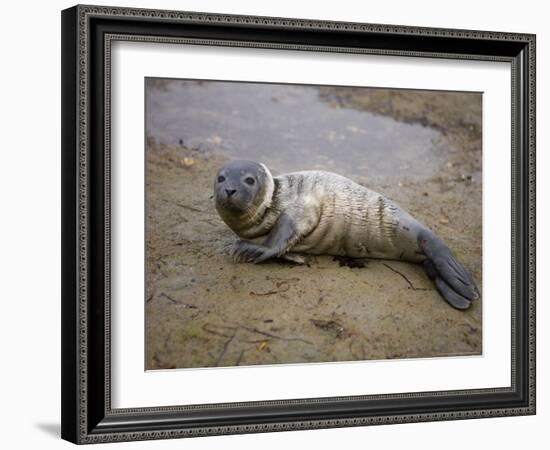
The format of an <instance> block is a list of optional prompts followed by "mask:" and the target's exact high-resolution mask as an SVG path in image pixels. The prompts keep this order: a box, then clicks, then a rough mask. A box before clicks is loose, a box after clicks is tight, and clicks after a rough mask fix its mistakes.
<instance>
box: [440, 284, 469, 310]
mask: <svg viewBox="0 0 550 450" xmlns="http://www.w3.org/2000/svg"><path fill="white" fill-rule="evenodd" d="M435 285H436V286H437V290H438V291H439V293H440V294H441V295H442V296H443V298H444V299H445V300H446V301H447V303H449V304H450V305H451V306H453V307H455V308H456V309H468V308H469V307H470V305H471V304H472V302H470V301H469V300H468V299H465V298H464V297H462V296H461V295H460V294H457V293H456V292H455V291H453V290H452V289H451V287H450V286H449V285H448V284H447V283H445V281H444V280H443V278H441V277H436V278H435Z"/></svg>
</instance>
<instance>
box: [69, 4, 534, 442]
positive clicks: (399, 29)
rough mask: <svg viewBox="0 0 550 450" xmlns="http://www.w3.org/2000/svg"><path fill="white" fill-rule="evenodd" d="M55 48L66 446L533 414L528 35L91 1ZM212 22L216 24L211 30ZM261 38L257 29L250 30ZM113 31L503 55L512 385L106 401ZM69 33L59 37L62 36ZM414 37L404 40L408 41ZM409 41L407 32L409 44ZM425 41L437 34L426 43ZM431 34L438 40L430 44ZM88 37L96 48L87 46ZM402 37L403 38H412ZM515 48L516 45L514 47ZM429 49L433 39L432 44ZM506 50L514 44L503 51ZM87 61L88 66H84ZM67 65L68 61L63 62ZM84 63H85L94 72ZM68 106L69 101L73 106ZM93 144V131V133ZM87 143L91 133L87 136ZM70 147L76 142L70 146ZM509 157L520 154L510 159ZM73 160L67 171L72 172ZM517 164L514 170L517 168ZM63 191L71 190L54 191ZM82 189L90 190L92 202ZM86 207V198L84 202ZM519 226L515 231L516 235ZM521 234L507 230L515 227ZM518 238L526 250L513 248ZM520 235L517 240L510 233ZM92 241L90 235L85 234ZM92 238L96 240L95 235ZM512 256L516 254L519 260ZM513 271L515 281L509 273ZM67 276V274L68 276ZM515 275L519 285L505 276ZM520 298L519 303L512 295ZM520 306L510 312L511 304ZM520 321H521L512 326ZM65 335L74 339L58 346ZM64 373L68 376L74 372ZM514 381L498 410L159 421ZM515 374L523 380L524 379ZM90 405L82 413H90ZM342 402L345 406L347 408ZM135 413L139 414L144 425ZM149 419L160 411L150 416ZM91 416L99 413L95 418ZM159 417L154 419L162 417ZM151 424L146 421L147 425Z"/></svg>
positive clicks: (192, 40)
mask: <svg viewBox="0 0 550 450" xmlns="http://www.w3.org/2000/svg"><path fill="white" fill-rule="evenodd" d="M98 19H107V20H108V21H116V20H118V22H119V23H121V24H122V25H120V26H121V27H122V28H123V27H124V24H125V23H127V21H128V20H135V21H136V22H139V23H141V24H143V25H144V26H146V25H147V24H148V23H153V22H157V23H162V24H166V25H167V26H171V27H174V26H178V25H180V26H185V25H194V26H198V27H199V28H200V27H204V28H205V29H206V28H209V29H212V28H214V29H216V28H218V27H222V28H224V29H227V27H228V26H229V27H230V26H238V27H244V28H245V29H246V30H247V31H249V32H250V33H254V32H255V31H257V30H268V31H269V32H270V33H272V34H271V35H274V34H273V33H279V36H283V35H284V34H286V33H290V32H291V31H294V32H301V31H303V30H305V31H309V30H321V31H327V32H331V33H336V34H338V35H341V36H346V34H347V33H355V35H357V34H359V35H364V36H365V37H367V36H369V35H372V34H375V35H376V36H378V39H380V40H381V41H383V40H384V37H388V38H389V37H393V38H395V37H399V38H402V39H403V40H404V41H406V40H407V39H408V38H419V37H425V38H428V40H429V39H435V40H438V39H446V40H449V42H451V41H453V39H457V40H459V41H460V42H464V40H466V41H471V42H470V44H471V48H472V50H475V49H476V48H477V47H476V45H477V46H478V45H479V43H480V42H483V41H485V42H487V41H490V42H498V43H501V44H502V45H501V46H500V47H499V48H503V49H504V48H505V49H508V48H511V50H510V51H509V53H507V54H502V52H501V53H499V52H497V51H495V53H494V54H484V53H479V52H475V51H472V52H468V51H464V50H461V51H460V52H451V53H446V52H443V51H439V50H437V49H434V50H427V49H422V50H414V49H412V48H409V49H395V48H393V49H392V48H377V47H364V46H355V47H354V46H339V45H329V44H325V43H323V44H322V45H319V43H311V44H307V43H297V42H291V43H284V42H269V41H265V40H261V39H256V40H245V39H231V38H228V39H220V38H211V37H209V38H205V37H173V36H151V35H145V34H139V33H137V34H136V33H133V32H126V33H120V32H118V33H116V32H111V31H109V30H107V31H105V32H104V33H103V31H102V33H103V34H101V33H99V34H98V33H96V34H94V32H93V31H92V29H91V28H92V22H93V21H94V20H96V21H97V20H98ZM63 28H64V36H63V39H64V45H65V47H64V50H63V65H64V67H63V75H64V99H63V109H64V112H63V114H64V117H63V122H64V129H63V133H62V134H63V158H64V164H66V166H64V167H63V176H64V179H63V190H64V194H63V195H64V197H63V204H64V213H63V222H64V224H66V225H65V229H66V230H68V234H64V238H63V239H64V250H63V314H64V317H63V319H64V320H63V323H64V325H63V376H64V378H65V380H67V379H68V378H71V381H72V382H71V383H70V385H68V386H67V387H64V389H63V401H62V403H63V414H62V416H63V423H62V425H63V427H62V428H63V429H62V431H63V437H64V438H66V439H68V440H71V441H73V442H77V443H97V442H111V441H128V440H143V439H163V438H173V437H191V436H206V435H214V434H236V433H250V432H270V431H283V430H297V429H312V428H327V427H346V426H361V425H372V424H388V423H404V422H421V421H439V420H452V419H468V418H482V417H499V416H509V415H526V414H534V413H535V36H534V35H530V34H514V33H500V32H487V31H470V30H449V29H435V28H424V27H404V26H396V25H377V24H362V23H347V22H331V21H310V20H303V19H286V18H271V17H256V16H233V15H220V14H204V13H195V12H177V11H158V10H146V9H129V8H112V7H98V6H76V7H74V8H71V9H69V10H66V11H64V13H63ZM220 29H221V28H220ZM98 36H99V38H100V39H101V40H100V41H98V42H101V46H103V54H102V58H101V63H102V65H103V67H102V68H100V69H104V81H103V96H102V98H103V107H104V110H103V117H104V123H103V125H102V136H103V138H102V145H103V153H104V154H103V158H104V159H103V161H102V164H103V165H102V171H103V178H102V180H99V179H97V178H96V179H94V178H93V173H95V172H94V170H95V169H94V168H93V167H92V166H91V164H90V161H91V158H92V156H91V147H90V142H91V139H93V136H92V132H91V131H90V130H91V128H92V127H95V124H94V123H92V122H93V120H94V117H95V116H92V115H91V114H90V110H91V109H93V106H92V105H91V103H92V100H93V99H95V97H93V98H92V97H91V96H97V95H98V94H99V93H98V92H97V91H96V90H94V86H97V85H94V84H93V83H92V82H91V80H92V78H93V77H95V76H97V70H98V67H96V65H97V59H96V60H94V58H95V57H96V56H95V53H97V52H98V44H97V42H96V43H95V44H94V43H93V39H94V38H95V39H96V40H97V39H98ZM260 37H261V36H260ZM116 40H125V41H143V42H155V43H159V44H162V43H183V44H192V45H216V46H232V47H233V46H241V47H254V48H265V49H289V50H304V51H323V52H349V53H364V54H384V55H398V56H414V57H432V58H434V57H435V58H452V59H481V60H488V61H506V62H510V63H511V64H512V90H513V93H512V116H513V120H512V154H513V155H514V156H513V167H512V172H513V174H514V175H513V176H512V182H513V184H512V196H513V199H516V197H517V199H519V200H517V202H513V208H512V209H513V211H512V229H513V233H512V234H513V239H512V273H513V276H512V280H513V285H512V302H513V308H512V327H513V332H512V335H513V342H512V368H513V370H512V386H511V387H510V388H499V389H482V390H471V391H448V392H431V393H419V394H396V395H375V396H361V397H334V398H328V399H327V398H320V399H308V400H299V399H295V400H285V401H271V402H250V403H238V404H216V405H194V406H181V407H166V408H138V409H124V410H122V409H121V410H113V409H112V408H111V402H110V241H111V239H110V182H111V174H110V94H111V92H110V86H111V85H110V67H111V51H110V50H111V43H112V42H113V41H116ZM69 41H70V42H69ZM411 42H413V41H411ZM414 42H416V41H414ZM433 42H436V41H433ZM438 42H439V41H438ZM94 45H95V47H93V46H94ZM411 45H412V44H411ZM514 45H515V46H514ZM434 47H435V46H434ZM514 48H518V49H520V50H519V51H518V52H516V53H517V54H514V50H513V49H514ZM94 64H95V65H94ZM69 66H70V67H69ZM94 71H95V72H94ZM75 105H76V107H75ZM97 141H99V139H97ZM97 141H96V142H97ZM75 149H76V151H75ZM516 157H517V158H519V159H518V161H519V162H520V163H521V164H520V166H517V165H516ZM75 169H76V170H75ZM522 171H523V172H522ZM98 182H99V183H102V184H103V186H102V189H101V190H100V191H101V192H102V195H103V199H102V202H100V203H101V205H102V209H103V213H104V214H103V216H102V217H97V209H94V208H93V207H92V206H91V205H92V203H93V202H95V201H96V200H97V194H96V193H95V191H92V186H94V188H93V189H96V188H95V186H96V185H97V183H98ZM66 190H71V192H68V191H67V192H65V191H66ZM92 197H93V199H92ZM93 204H95V203H93ZM97 220H101V221H103V236H102V245H103V250H102V253H101V254H102V255H103V258H102V259H103V265H102V266H101V268H100V269H101V270H102V271H103V275H104V283H103V288H104V289H103V292H102V293H101V295H102V296H103V298H104V302H105V303H104V309H103V313H104V314H103V324H102V325H97V322H95V321H94V320H91V319H90V317H91V315H92V311H91V301H92V298H91V293H90V291H91V290H92V289H95V287H94V285H93V284H92V281H93V279H92V278H91V274H90V270H91V267H95V264H96V263H97V258H96V257H91V256H90V255H91V254H92V252H93V251H95V250H94V248H95V247H92V245H93V244H92V241H91V239H90V232H91V230H92V229H94V230H96V229H98V228H97V224H96V221H97ZM522 232H523V233H524V234H522ZM518 235H519V236H520V239H519V240H518V239H517V236H518ZM522 236H525V238H526V241H527V242H526V244H527V245H526V248H525V249H524V248H523V247H522V245H524V243H523V238H522ZM520 241H521V242H520ZM94 242H95V241H94ZM95 244H96V245H97V242H95ZM516 249H518V250H520V253H521V252H524V253H522V254H525V255H526V256H527V258H526V261H523V265H521V269H522V270H523V271H524V272H525V273H518V272H517V270H518V268H517V261H518V257H519V258H521V257H522V254H520V255H517V254H516V253H517V251H516ZM520 262H521V261H520ZM518 277H519V278H518ZM73 278H74V279H73ZM518 279H519V283H518V284H516V281H517V280H518ZM522 289H523V292H528V295H527V297H524V298H517V294H518V293H521V291H522ZM517 301H518V302H522V305H523V306H521V305H519V304H517V303H516V302H517ZM521 307H523V308H524V309H525V311H524V313H523V321H522V322H521V323H519V322H518V320H521V319H522V318H521V317H517V314H516V311H520V310H521ZM518 308H519V309H518ZM519 325H521V326H520V328H521V330H518V329H517V328H516V327H517V326H519ZM96 328H97V332H98V333H99V332H100V331H101V332H102V333H103V338H102V339H99V338H98V336H97V333H96V334H94V337H93V339H91V338H90V336H91V335H92V334H93V333H95V331H94V330H96ZM518 333H523V334H521V336H524V337H525V338H526V342H525V347H526V349H527V352H523V350H522V353H521V355H520V356H519V357H520V358H522V359H521V361H518V359H517V358H518V349H519V347H516V346H517V345H518V342H517V336H520V335H519V334H518ZM98 339H99V340H100V341H101V340H102V342H103V345H104V349H103V354H104V366H103V374H104V378H105V380H104V385H103V399H102V401H103V408H100V407H99V406H97V405H96V406H93V407H92V406H91V401H90V397H89V396H90V394H91V391H92V390H93V392H96V387H95V386H94V387H92V385H91V381H90V377H89V372H90V366H91V365H92V364H94V365H95V364H96V362H97V361H95V360H94V361H92V360H91V358H90V353H89V352H90V348H92V346H94V345H97V343H98V342H99V341H98ZM66 340H73V341H74V342H72V343H71V344H66V343H65V341H66ZM518 363H519V364H520V366H521V369H522V371H521V373H517V371H516V367H517V364H518ZM73 379H74V380H73ZM518 383H519V384H521V385H522V386H523V387H524V388H525V389H524V392H527V398H523V399H522V400H521V401H519V400H518V401H517V402H516V404H515V405H512V404H511V403H510V405H511V406H506V407H488V408H472V409H471V410H460V409H455V410H449V411H439V410H434V411H432V412H429V411H428V412H413V413H402V414H395V413H394V414H382V415H377V414H376V413H373V414H370V415H362V416H355V417H354V416H349V414H348V416H347V417H344V416H342V417H335V418H320V419H314V420H313V419H308V420H298V419H296V420H281V421H272V422H266V423H249V424H220V425H215V426H199V425H193V426H182V425H181V424H180V425H178V426H169V425H167V422H166V418H168V417H169V415H170V414H182V413H185V412H186V411H190V410H194V411H196V410H201V411H203V412H205V414H207V412H208V411H209V410H212V409H220V408H228V407H232V408H235V407H237V408H238V407H252V406H254V407H275V406H277V407H285V406H287V407H289V406H296V405H300V406H304V407H305V405H308V404H309V405H312V404H318V405H319V404H327V403H331V402H332V403H335V402H346V401H350V400H354V401H355V400H364V401H373V400H390V399H400V400H404V401H406V400H411V401H414V399H422V398H425V397H427V396H431V397H434V398H436V397H448V396H451V397H467V398H468V399H472V398H475V397H476V396H482V397H484V396H487V395H489V396H490V395H492V394H510V393H517V389H518ZM524 383H525V384H524ZM92 410H93V411H92ZM350 411H351V410H350ZM129 417H130V418H132V417H133V418H135V423H133V424H132V423H131V424H130V425H129V426H128V425H121V422H122V421H123V420H122V419H124V422H125V423H127V422H128V418H129ZM143 417H146V420H145V422H143V419H142V418H143ZM159 417H160V418H159ZM98 418H102V419H101V420H99V421H98ZM163 418H164V420H165V425H162V420H163ZM155 424H156V426H155Z"/></svg>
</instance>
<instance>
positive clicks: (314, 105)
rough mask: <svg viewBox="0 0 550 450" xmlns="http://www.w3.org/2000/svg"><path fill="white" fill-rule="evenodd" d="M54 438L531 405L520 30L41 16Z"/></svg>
mask: <svg viewBox="0 0 550 450" xmlns="http://www.w3.org/2000/svg"><path fill="white" fill-rule="evenodd" d="M62 83H63V89H62V107H63V117H62V191H63V194H62V195H63V197H62V207H63V211H62V214H63V217H62V225H63V240H62V241H63V242H62V245H63V248H62V255H63V264H62V266H63V267H62V326H63V328H62V437H63V438H65V439H67V440H69V441H72V442H75V443H95V442H110V441H129V440H141V439H165V438H176V437H191V436H202V435H215V434H228V433H250V432H265V431H283V430H297V429H309V428H327V427H343V426H361V425H374V424H388V423H403V422H418V421H435V420H451V419H467V418H482V417H495V416H506V415H525V414H534V413H535V179H534V178H535V36H534V35H530V34H514V33H505V32H486V31H469V30H449V29H433V28H417V27H404V26H394V25H375V24H363V23H346V22H328V21H311V20H302V19H300V20H298V19H281V18H268V17H252V16H230V15H216V14H204V13H191V12H178V11H157V10H143V9H129V8H111V7H99V6H75V7H73V8H70V9H67V10H65V11H63V12H62Z"/></svg>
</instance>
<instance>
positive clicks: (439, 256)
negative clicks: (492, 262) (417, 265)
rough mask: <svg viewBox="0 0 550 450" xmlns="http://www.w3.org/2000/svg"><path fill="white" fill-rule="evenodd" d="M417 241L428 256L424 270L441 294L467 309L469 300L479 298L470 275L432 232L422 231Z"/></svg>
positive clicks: (455, 305) (452, 302)
mask: <svg viewBox="0 0 550 450" xmlns="http://www.w3.org/2000/svg"><path fill="white" fill-rule="evenodd" d="M418 243H419V246H420V248H421V249H422V251H423V253H424V254H425V255H426V256H427V258H428V259H427V260H426V261H425V263H424V267H425V269H426V272H427V273H428V276H430V278H433V279H434V280H435V284H436V286H437V289H438V290H439V292H440V293H441V295H443V297H444V298H445V300H447V302H449V303H450V304H451V305H452V306H454V307H455V308H458V309H467V308H468V307H469V306H470V302H472V301H473V300H476V299H477V298H479V289H478V288H477V285H476V283H475V281H474V279H473V278H472V276H471V275H470V274H469V273H468V271H467V270H466V269H465V268H464V267H463V266H462V264H460V263H459V262H458V261H457V260H456V259H455V257H454V256H453V254H452V252H451V250H450V249H449V247H447V246H446V245H445V243H444V242H443V241H442V240H441V239H439V238H438V237H437V236H436V235H435V234H434V233H433V232H431V231H429V230H426V231H422V232H421V233H420V235H419V238H418Z"/></svg>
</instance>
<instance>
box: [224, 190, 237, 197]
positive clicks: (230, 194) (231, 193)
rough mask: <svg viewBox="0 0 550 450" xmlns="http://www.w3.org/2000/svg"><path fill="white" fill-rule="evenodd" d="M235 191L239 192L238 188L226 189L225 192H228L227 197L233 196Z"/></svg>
mask: <svg viewBox="0 0 550 450" xmlns="http://www.w3.org/2000/svg"><path fill="white" fill-rule="evenodd" d="M235 192H237V190H236V189H226V190H225V193H226V194H227V198H229V197H231V196H232V195H233V194H234V193H235Z"/></svg>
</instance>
